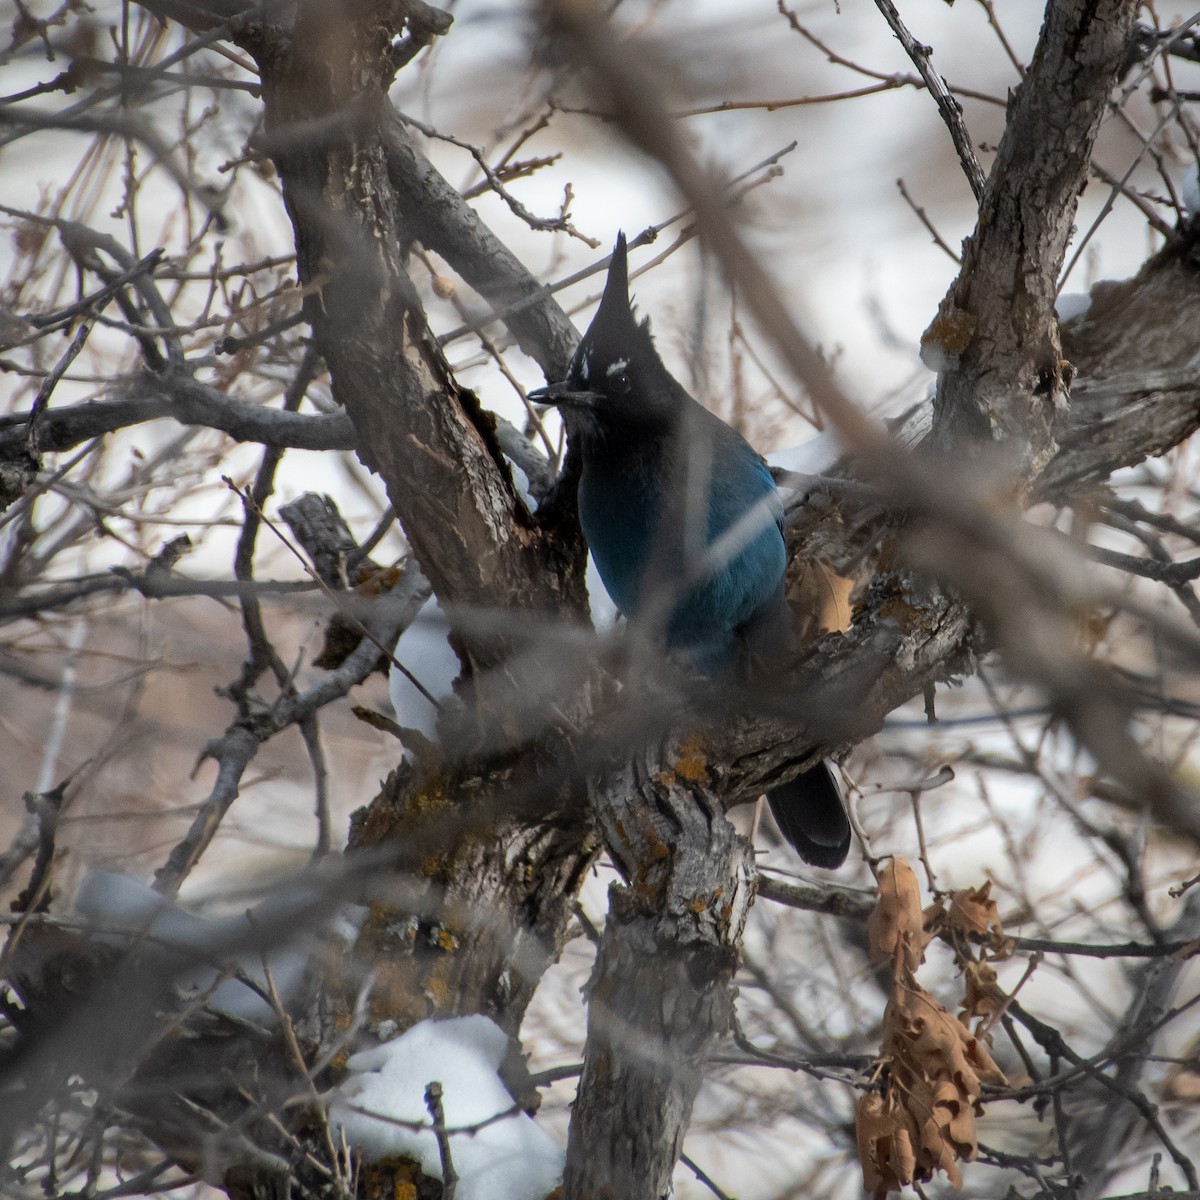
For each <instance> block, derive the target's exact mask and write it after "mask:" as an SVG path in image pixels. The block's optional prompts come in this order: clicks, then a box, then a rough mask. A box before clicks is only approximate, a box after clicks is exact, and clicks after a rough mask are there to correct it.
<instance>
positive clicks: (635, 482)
mask: <svg viewBox="0 0 1200 1200" xmlns="http://www.w3.org/2000/svg"><path fill="white" fill-rule="evenodd" d="M729 432H730V433H732V430H730V431H729ZM734 437H736V435H734ZM720 449H721V455H720V461H719V469H718V470H716V471H713V472H711V473H710V474H711V478H710V479H709V481H708V486H707V489H706V490H707V501H708V514H707V529H706V531H705V550H706V551H710V552H711V551H712V549H713V548H714V543H716V546H715V549H716V552H717V555H716V557H715V559H714V561H705V562H703V563H696V562H692V563H690V564H689V563H688V562H685V549H684V537H685V534H684V530H685V528H686V522H687V518H686V514H680V513H679V512H678V509H679V505H678V504H674V505H671V504H667V503H664V479H663V478H662V475H663V471H662V468H661V465H660V466H659V470H657V471H654V470H651V469H649V467H648V465H647V464H646V463H644V462H642V461H639V460H638V459H637V457H636V456H635V457H634V458H632V459H625V460H624V461H621V462H619V463H618V462H612V461H611V460H610V461H609V462H608V463H605V464H603V465H600V464H594V465H593V464H588V465H587V466H585V469H584V475H583V479H582V480H581V483H580V492H579V501H580V505H579V509H580V511H579V515H580V520H581V523H582V525H583V531H584V534H585V536H586V537H587V540H588V545H589V546H590V548H591V551H592V556H593V557H594V558H595V560H596V566H597V567H598V568H599V571H600V577H601V579H602V580H603V581H604V586H605V587H606V588H607V589H608V592H609V595H611V596H612V598H613V600H614V601H615V602H616V604H617V606H618V607H619V608H620V609H621V611H622V612H623V613H624V614H625V615H626V617H633V618H636V617H637V616H638V615H639V614H641V613H642V612H643V611H644V610H645V609H646V608H648V607H650V606H651V605H652V599H651V589H657V588H664V589H672V588H675V589H680V588H682V587H684V586H685V583H686V579H687V578H688V576H689V575H690V574H693V573H694V572H696V571H697V570H702V571H704V572H705V577H704V578H702V579H701V580H700V582H698V583H696V584H694V585H692V586H691V587H690V588H689V589H688V590H687V591H685V592H684V593H683V594H682V595H680V596H679V598H678V600H677V601H675V602H674V604H673V607H672V608H671V610H670V615H669V617H668V619H667V630H666V641H667V645H668V647H669V648H671V649H674V650H682V651H692V652H694V653H693V654H691V655H689V657H691V658H692V660H693V663H694V665H696V666H698V667H699V668H700V669H702V670H706V671H715V670H719V669H722V668H723V667H724V666H725V665H726V664H727V660H729V659H730V658H731V656H732V655H733V654H734V653H735V652H736V646H737V638H736V636H735V631H736V630H737V629H738V628H739V627H741V626H742V625H744V624H745V623H746V622H747V621H748V620H749V619H750V618H751V617H752V616H754V614H755V613H756V612H757V611H758V610H759V609H760V608H761V607H762V606H764V605H766V604H768V603H772V602H775V601H776V596H777V594H778V592H779V588H780V583H781V581H782V580H783V577H784V572H785V570H786V567H787V555H786V550H785V547H784V541H783V532H782V528H781V526H780V520H781V518H782V506H781V504H780V501H779V494H778V492H777V490H776V488H775V481H774V480H773V479H772V478H771V473H770V471H769V470H768V469H767V467H766V465H765V464H764V463H763V462H762V460H761V459H760V458H759V457H758V455H757V454H755V452H754V451H753V450H752V449H751V447H750V446H749V445H748V444H747V443H746V442H744V441H743V440H742V439H741V438H740V437H736V441H733V439H729V440H727V441H725V443H724V444H723V445H722V446H721V447H720ZM667 499H668V500H669V499H670V498H669V497H668V498H667ZM741 521H744V524H743V525H742V526H740V528H739V529H738V530H735V529H734V527H735V526H738V523H739V522H741ZM731 530H733V531H734V532H733V534H732V535H731V536H732V540H725V541H722V540H721V539H722V535H725V534H729V533H730V531H731ZM722 549H723V550H724V553H721V551H722ZM667 595H668V596H669V591H668V592H667Z"/></svg>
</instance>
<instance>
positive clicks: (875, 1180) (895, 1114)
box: [854, 1092, 917, 1200]
mask: <svg viewBox="0 0 1200 1200" xmlns="http://www.w3.org/2000/svg"><path fill="white" fill-rule="evenodd" d="M854 1124H855V1130H856V1133H857V1135H858V1157H859V1159H860V1161H861V1162H862V1169H863V1187H864V1188H866V1190H867V1191H868V1192H870V1193H871V1194H872V1195H874V1196H876V1197H877V1198H879V1200H882V1197H884V1196H886V1195H887V1193H888V1192H898V1191H900V1189H901V1188H904V1187H907V1186H908V1184H910V1183H912V1178H913V1172H914V1171H915V1170H916V1169H917V1156H916V1155H915V1154H914V1153H913V1130H912V1123H911V1120H910V1118H909V1115H908V1113H907V1112H906V1111H905V1110H904V1109H902V1108H900V1107H899V1106H897V1105H896V1104H895V1103H894V1102H893V1103H890V1104H889V1102H888V1100H887V1099H885V1098H884V1097H883V1096H881V1095H880V1094H879V1093H878V1092H867V1093H866V1094H865V1095H863V1096H862V1098H861V1099H860V1100H859V1102H858V1112H857V1113H856V1115H855V1122H854Z"/></svg>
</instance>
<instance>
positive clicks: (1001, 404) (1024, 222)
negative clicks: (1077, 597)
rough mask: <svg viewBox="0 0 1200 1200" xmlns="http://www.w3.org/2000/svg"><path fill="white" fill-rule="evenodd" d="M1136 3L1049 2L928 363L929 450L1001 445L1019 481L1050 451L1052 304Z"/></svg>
mask: <svg viewBox="0 0 1200 1200" xmlns="http://www.w3.org/2000/svg"><path fill="white" fill-rule="evenodd" d="M1136 12H1137V4H1136V3H1135V0H1050V3H1049V4H1048V6H1047V9H1046V19H1045V24H1044V25H1043V27H1042V31H1041V35H1040V37H1039V39H1038V45H1037V51H1036V53H1035V55H1034V60H1033V64H1032V66H1031V67H1030V69H1029V72H1028V74H1027V75H1026V76H1025V78H1024V79H1023V80H1022V82H1021V84H1020V87H1019V89H1018V91H1017V95H1016V99H1015V101H1014V102H1013V104H1012V105H1011V106H1010V112H1009V119H1008V124H1007V126H1006V128H1005V131H1004V136H1003V137H1002V138H1001V140H1000V148H999V152H998V153H997V156H996V161H995V163H994V164H993V166H992V171H991V174H990V176H989V178H988V185H987V189H986V190H985V192H984V195H983V202H982V204H981V205H980V212H979V223H978V225H977V227H976V230H975V232H974V233H973V234H972V236H971V237H970V238H968V239H967V242H966V244H965V245H964V247H963V265H962V271H961V273H960V274H959V277H958V279H957V280H956V281H955V283H954V284H953V285H952V286H951V288H950V291H949V292H948V293H947V295H946V298H945V299H944V300H943V301H942V305H941V308H940V310H939V312H938V315H937V317H936V318H935V320H934V322H933V324H932V325H931V326H930V328H929V329H928V330H927V331H926V334H925V338H924V347H923V349H924V354H925V357H926V359H927V361H929V362H930V365H932V366H934V367H935V368H936V369H939V370H940V371H941V374H940V377H939V380H938V392H937V397H936V399H935V403H934V438H935V444H936V445H938V446H939V447H941V448H942V449H945V450H951V449H954V450H956V451H958V452H960V453H961V452H963V451H964V450H968V449H969V448H970V447H971V446H980V445H984V446H986V445H989V444H992V443H995V442H999V443H1002V448H1001V453H1002V454H1003V455H1004V457H1005V459H1006V460H1007V462H1008V464H1009V468H1008V469H1009V471H1010V472H1011V473H1012V474H1013V475H1014V476H1015V478H1016V479H1017V480H1018V481H1020V482H1022V483H1023V484H1025V485H1028V484H1029V483H1030V482H1031V481H1032V479H1033V478H1034V476H1036V475H1037V474H1038V473H1039V472H1040V471H1041V470H1042V469H1043V468H1044V467H1045V465H1046V464H1047V463H1048V462H1049V460H1050V458H1051V456H1052V455H1053V453H1054V448H1055V447H1054V425H1055V422H1056V420H1057V418H1058V410H1059V409H1060V408H1062V407H1063V406H1064V405H1065V403H1066V397H1067V392H1068V390H1069V387H1070V382H1071V381H1070V373H1069V370H1068V368H1067V366H1066V364H1064V363H1063V362H1062V355H1061V352H1060V348H1059V343H1058V321H1057V318H1056V317H1055V314H1054V299H1055V294H1056V290H1057V284H1058V273H1059V271H1060V270H1061V268H1062V263H1063V257H1064V255H1065V254H1066V249H1067V243H1068V241H1069V240H1070V237H1071V234H1072V232H1073V230H1074V219H1075V209H1076V202H1077V199H1078V197H1079V194H1080V193H1081V192H1082V191H1083V188H1084V186H1085V184H1086V183H1087V178H1088V168H1089V164H1090V162H1091V154H1092V145H1093V143H1094V142H1095V138H1096V133H1097V131H1098V130H1099V128H1100V121H1101V118H1102V117H1103V115H1104V111H1105V106H1106V104H1107V102H1108V96H1109V92H1110V91H1111V90H1112V88H1113V86H1114V85H1115V83H1116V81H1117V74H1118V72H1119V70H1120V68H1121V65H1122V63H1123V62H1124V59H1125V51H1126V46H1127V45H1128V43H1129V35H1130V31H1131V29H1132V27H1133V18H1134V15H1135V13H1136Z"/></svg>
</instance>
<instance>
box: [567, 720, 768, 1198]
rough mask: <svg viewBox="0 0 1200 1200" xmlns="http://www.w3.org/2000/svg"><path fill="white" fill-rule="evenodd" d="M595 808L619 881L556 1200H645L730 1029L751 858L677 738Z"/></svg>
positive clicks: (697, 758) (662, 1186) (595, 977)
mask: <svg viewBox="0 0 1200 1200" xmlns="http://www.w3.org/2000/svg"><path fill="white" fill-rule="evenodd" d="M592 799H593V807H594V809H595V811H596V814H597V817H598V819H599V821H600V825H601V828H602V830H603V832H604V835H605V840H606V842H607V844H608V846H609V848H610V853H611V854H612V855H613V859H614V862H615V863H616V865H617V866H618V868H619V869H620V871H621V874H622V875H623V876H624V878H625V879H626V880H628V883H627V884H626V885H624V886H614V887H613V888H612V889H611V891H610V892H609V914H608V921H607V924H606V925H605V928H604V934H603V937H602V939H601V942H600V950H599V954H598V956H597V960H596V968H595V971H594V972H593V974H592V979H591V983H590V984H589V987H588V1036H587V1049H586V1051H585V1055H584V1064H583V1076H582V1078H581V1079H580V1083H579V1098H578V1100H577V1101H576V1104H575V1109H574V1112H573V1114H572V1119H571V1137H570V1145H569V1147H568V1154H567V1174H566V1178H565V1179H564V1192H565V1195H566V1197H567V1200H585V1198H587V1200H656V1198H657V1197H660V1196H664V1195H666V1194H667V1193H668V1192H669V1191H670V1190H671V1172H672V1171H673V1170H674V1167H675V1162H676V1160H677V1159H678V1157H679V1153H680V1150H681V1148H682V1145H683V1136H684V1133H685V1132H686V1130H687V1126H688V1122H689V1120H690V1119H691V1112H692V1103H693V1101H694V1100H695V1098H696V1091H697V1089H698V1088H699V1086H700V1080H701V1079H702V1077H703V1073H704V1063H705V1056H706V1054H707V1052H708V1050H709V1048H710V1047H711V1045H712V1044H713V1042H714V1041H715V1039H716V1038H717V1037H718V1036H719V1035H720V1034H721V1033H723V1032H725V1031H727V1030H728V1029H729V1027H730V1024H731V1020H732V1016H733V995H734V990H733V986H732V980H733V974H734V972H735V970H736V969H737V962H738V947H739V946H740V944H741V936H742V930H743V928H744V927H745V923H746V916H747V914H748V912H749V909H750V905H751V903H752V902H753V898H754V880H755V868H754V849H753V847H752V846H751V845H750V843H749V842H747V841H746V839H745V838H742V837H740V836H738V835H737V834H736V833H735V832H734V831H733V827H732V826H731V825H730V824H729V822H728V821H727V820H725V815H724V809H723V807H722V803H721V799H720V797H719V796H718V795H717V794H716V793H715V792H714V791H712V790H711V788H710V786H709V782H708V772H707V768H706V765H705V760H704V757H703V755H702V754H701V753H700V752H699V750H698V748H697V746H696V745H695V744H694V743H692V744H688V743H685V744H683V745H682V746H678V747H675V748H673V750H672V751H671V752H670V753H668V754H665V755H662V756H646V757H645V758H642V757H641V756H639V757H638V758H637V759H635V760H634V762H633V763H631V764H630V765H629V766H627V767H626V768H624V769H623V770H620V771H617V772H615V773H613V774H612V775H611V776H607V777H602V778H601V779H600V780H598V781H597V786H596V787H595V788H594V789H593V796H592Z"/></svg>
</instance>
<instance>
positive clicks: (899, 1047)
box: [856, 859, 1004, 1200]
mask: <svg viewBox="0 0 1200 1200" xmlns="http://www.w3.org/2000/svg"><path fill="white" fill-rule="evenodd" d="M939 914H941V915H939ZM947 914H950V915H947ZM943 917H944V919H946V920H949V921H950V922H951V923H952V924H953V925H954V927H956V928H961V929H962V930H963V932H973V933H974V934H976V935H977V936H983V935H986V936H988V937H996V938H1002V937H1003V928H1002V927H1001V925H1000V923H999V917H998V916H997V915H996V913H995V903H994V901H991V900H990V897H989V896H988V889H987V887H986V886H985V887H984V888H981V889H978V890H977V891H976V890H972V891H970V892H963V893H958V894H956V896H955V897H952V898H951V903H950V907H949V910H943V909H942V908H941V907H940V906H933V907H932V908H931V909H930V911H929V912H928V913H927V912H926V911H925V910H924V909H923V908H922V905H921V892H920V887H919V885H918V884H917V878H916V875H915V874H914V873H913V871H912V868H911V867H910V866H909V865H908V863H906V862H905V861H904V860H903V859H895V860H893V861H892V863H891V864H890V865H889V866H888V867H886V868H885V869H884V870H883V871H881V872H880V876H879V900H878V902H877V904H876V907H875V911H874V912H873V913H872V915H871V919H870V922H869V925H868V938H869V944H870V949H871V956H872V958H873V959H875V960H876V961H881V962H889V963H890V964H891V967H892V972H893V983H892V994H891V997H890V998H889V1000H888V1003H887V1008H886V1009H885V1010H884V1017H883V1042H882V1045H881V1047H880V1059H881V1062H882V1064H883V1066H882V1071H881V1082H882V1087H881V1089H880V1090H878V1091H871V1092H868V1093H866V1094H865V1095H864V1096H863V1097H862V1099H861V1101H860V1102H859V1105H858V1113H857V1122H856V1123H857V1130H858V1148H859V1156H860V1158H861V1160H862V1167H863V1184H864V1187H865V1188H866V1190H867V1191H868V1192H870V1193H872V1195H873V1196H874V1197H875V1198H876V1200H882V1197H884V1196H886V1194H887V1193H888V1192H893V1191H895V1192H898V1191H900V1190H901V1189H902V1188H903V1187H905V1186H907V1185H908V1184H911V1183H912V1182H913V1181H914V1180H918V1181H926V1180H929V1179H931V1178H932V1177H933V1174H934V1172H936V1171H944V1172H945V1174H946V1175H947V1177H948V1178H949V1179H950V1181H951V1183H953V1184H954V1186H955V1187H961V1186H962V1174H961V1172H960V1171H959V1168H958V1164H959V1163H960V1162H970V1161H971V1160H972V1159H973V1158H974V1157H975V1154H976V1152H977V1150H978V1141H977V1139H976V1134H975V1118H976V1117H977V1116H979V1115H980V1114H981V1113H982V1111H983V1109H982V1105H981V1104H980V1096H981V1094H982V1091H983V1085H984V1084H985V1083H995V1084H999V1083H1003V1082H1004V1076H1003V1074H1002V1073H1001V1071H1000V1068H999V1067H997V1065H996V1064H995V1062H993V1061H992V1057H991V1055H990V1054H989V1053H988V1051H987V1050H986V1048H985V1047H984V1044H983V1039H982V1038H981V1037H977V1036H976V1035H975V1034H973V1033H972V1032H971V1030H970V1029H969V1028H968V1027H967V1025H966V1024H964V1022H963V1021H962V1020H961V1019H959V1018H958V1017H955V1016H954V1015H953V1014H952V1013H950V1012H949V1011H948V1010H947V1009H946V1008H945V1007H944V1006H943V1005H942V1004H941V1003H940V1002H939V1001H938V1000H936V999H935V998H934V997H933V996H932V995H930V994H929V992H927V991H926V990H925V989H924V988H923V987H922V986H921V985H920V984H919V983H918V982H917V979H916V971H917V968H918V967H919V966H920V965H921V962H922V961H923V959H924V951H925V947H926V946H927V945H928V942H929V939H930V937H931V936H932V934H931V932H930V928H931V927H932V926H935V925H936V924H937V923H938V922H939V921H940V920H941V919H943ZM972 966H974V967H977V968H980V970H976V972H975V974H974V975H972V974H971V973H968V976H967V996H966V998H965V999H964V1001H963V1003H964V1005H965V1008H966V1012H968V1013H970V1014H972V1015H979V1016H984V1015H986V1014H987V1013H988V1012H989V1011H994V1006H995V1005H996V1004H997V1003H998V992H997V991H996V990H995V989H994V986H993V985H994V980H995V972H994V971H992V968H991V967H989V966H988V965H987V964H986V963H981V964H972ZM987 971H991V975H990V977H989V976H988V975H987V973H986V972H987ZM989 1006H992V1007H991V1008H989Z"/></svg>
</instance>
